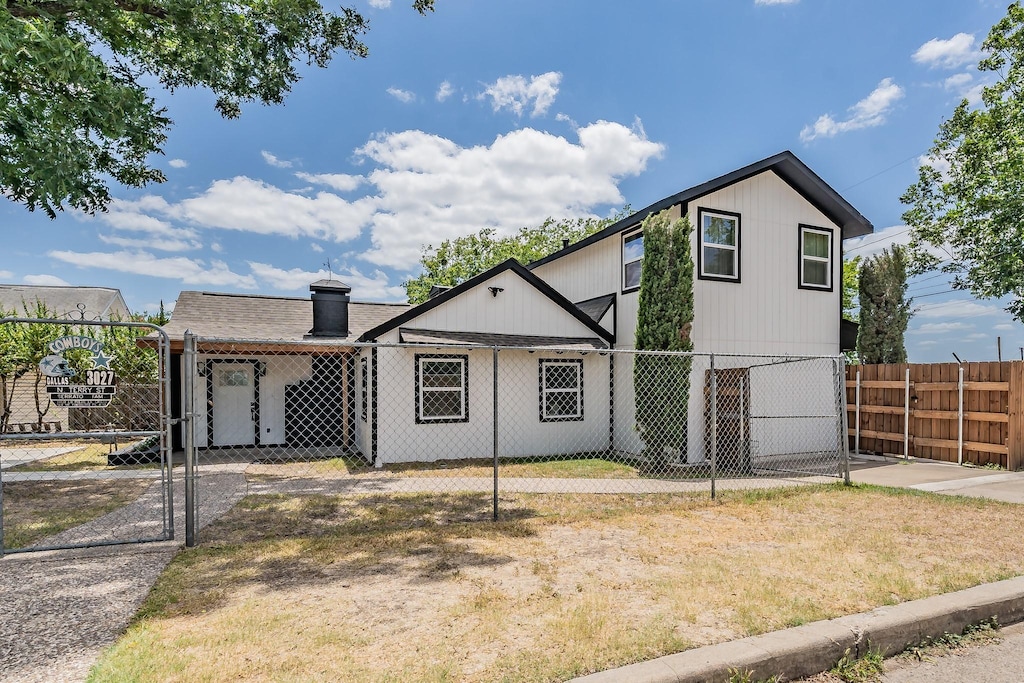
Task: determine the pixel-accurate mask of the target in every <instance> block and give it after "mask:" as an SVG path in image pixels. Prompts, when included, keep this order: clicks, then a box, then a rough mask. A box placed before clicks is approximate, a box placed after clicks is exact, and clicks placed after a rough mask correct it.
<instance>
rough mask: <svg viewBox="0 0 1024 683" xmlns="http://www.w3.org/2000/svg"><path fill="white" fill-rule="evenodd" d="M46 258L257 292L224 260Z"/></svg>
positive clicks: (144, 255) (140, 254)
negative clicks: (232, 270)
mask: <svg viewBox="0 0 1024 683" xmlns="http://www.w3.org/2000/svg"><path fill="white" fill-rule="evenodd" d="M47 256H49V257H50V258H55V259H57V260H59V261H64V262H65V263H70V264H71V265H74V266H78V267H80V268H101V269H103V270H113V271H116V272H119V273H131V274H134V275H148V276H151V277H163V278H169V279H172V280H180V281H181V282H182V283H184V284H186V285H214V286H221V287H223V286H230V287H239V288H242V289H256V281H255V280H254V279H253V277H252V276H251V275H238V274H237V273H233V272H231V269H230V268H229V267H228V265H227V264H226V263H224V262H223V261H210V262H206V261H203V260H201V259H189V258H185V257H184V256H175V257H172V258H158V257H156V256H154V255H153V254H150V253H148V252H145V251H118V252H113V253H108V252H97V251H94V252H89V253H82V252H74V251H51V252H48V253H47Z"/></svg>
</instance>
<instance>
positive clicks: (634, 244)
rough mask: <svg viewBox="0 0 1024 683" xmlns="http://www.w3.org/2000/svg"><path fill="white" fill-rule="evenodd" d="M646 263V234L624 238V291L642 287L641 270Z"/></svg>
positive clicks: (638, 233) (631, 234) (630, 235)
mask: <svg viewBox="0 0 1024 683" xmlns="http://www.w3.org/2000/svg"><path fill="white" fill-rule="evenodd" d="M643 262H644V234H643V233H642V232H639V231H637V232H633V233H628V234H625V235H623V237H622V291H623V292H630V291H633V290H635V289H637V288H639V287H640V269H641V267H642V266H643Z"/></svg>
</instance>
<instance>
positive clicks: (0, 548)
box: [0, 462, 4, 557]
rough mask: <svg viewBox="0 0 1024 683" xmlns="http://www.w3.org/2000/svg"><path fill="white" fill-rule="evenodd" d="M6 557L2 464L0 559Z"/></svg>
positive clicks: (2, 473) (0, 466)
mask: <svg viewBox="0 0 1024 683" xmlns="http://www.w3.org/2000/svg"><path fill="white" fill-rule="evenodd" d="M3 556H4V470H3V463H2V462H0V557H3Z"/></svg>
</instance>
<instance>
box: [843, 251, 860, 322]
mask: <svg viewBox="0 0 1024 683" xmlns="http://www.w3.org/2000/svg"><path fill="white" fill-rule="evenodd" d="M859 275H860V256H854V257H853V258H852V259H846V260H845V261H843V318H844V319H846V320H849V321H851V322H857V316H856V315H854V309H855V308H856V307H857V306H856V304H855V303H854V301H853V298H854V297H855V296H857V289H858V287H859V285H860V281H859Z"/></svg>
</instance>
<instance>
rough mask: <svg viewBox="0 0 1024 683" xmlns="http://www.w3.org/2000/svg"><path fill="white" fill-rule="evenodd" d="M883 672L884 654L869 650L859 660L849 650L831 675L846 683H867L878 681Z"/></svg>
mask: <svg viewBox="0 0 1024 683" xmlns="http://www.w3.org/2000/svg"><path fill="white" fill-rule="evenodd" d="M883 671H885V658H884V657H882V653H881V652H880V651H878V650H873V649H869V650H868V651H867V652H865V653H864V656H863V657H859V658H858V657H856V656H854V655H851V654H850V651H849V650H847V651H846V652H845V653H844V654H843V656H842V657H841V658H840V659H839V661H838V662H837V663H836V665H835V667H834V668H833V669H832V670H831V671H830V672H829V673H831V674H832V675H833V676H835V677H836V678H838V679H839V680H841V681H846V683H867V682H868V681H873V680H876V679H877V678H878V676H879V674H881V673H882V672H883Z"/></svg>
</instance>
